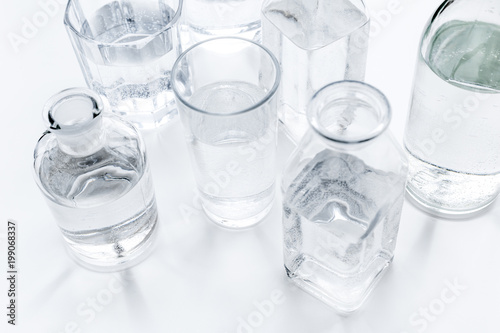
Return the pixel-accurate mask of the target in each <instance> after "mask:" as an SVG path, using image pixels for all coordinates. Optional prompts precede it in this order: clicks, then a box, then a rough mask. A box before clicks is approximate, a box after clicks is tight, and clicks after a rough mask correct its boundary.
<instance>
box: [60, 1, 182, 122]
mask: <svg viewBox="0 0 500 333" xmlns="http://www.w3.org/2000/svg"><path fill="white" fill-rule="evenodd" d="M181 8H182V0H154V1H153V0H140V1H139V0H131V1H122V0H118V1H110V0H97V1H81V0H70V1H69V3H68V7H67V9H66V14H65V18H64V23H65V25H66V29H67V31H68V34H69V36H70V39H71V42H72V44H73V48H74V50H75V53H76V55H77V57H78V60H79V62H80V66H81V68H82V71H83V74H84V76H85V80H86V81H87V85H88V86H89V87H90V88H91V89H93V90H94V91H96V92H97V93H98V94H100V95H101V97H105V100H107V101H108V102H109V104H110V107H111V110H112V111H113V112H115V113H117V114H119V115H121V116H124V117H125V118H126V119H127V120H129V121H131V122H133V123H134V124H135V125H136V127H138V128H155V127H158V126H160V125H162V124H165V123H167V122H168V121H169V120H171V119H172V118H174V117H175V115H176V114H177V109H176V107H175V102H174V97H173V93H172V90H171V84H170V77H171V76H170V74H171V70H172V65H173V64H174V62H175V60H176V59H177V57H178V56H179V54H180V39H179V36H178V30H177V22H178V20H179V17H180V13H181Z"/></svg>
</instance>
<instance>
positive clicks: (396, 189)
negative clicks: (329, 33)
mask: <svg viewBox="0 0 500 333" xmlns="http://www.w3.org/2000/svg"><path fill="white" fill-rule="evenodd" d="M307 117H308V120H309V123H310V128H309V130H308V132H307V133H306V134H305V136H304V138H303V139H302V140H301V141H300V143H299V145H298V147H297V149H296V150H295V152H294V153H293V154H292V156H291V158H290V160H289V161H288V163H287V167H286V169H285V172H284V175H283V183H282V191H283V233H284V259H285V268H286V271H287V274H288V276H289V277H290V278H291V279H292V281H293V282H294V283H296V284H297V285H298V286H299V287H301V288H303V289H304V290H305V291H307V292H309V293H311V294H312V295H314V296H316V297H318V298H319V299H321V300H323V301H325V302H326V303H327V304H329V305H331V306H333V307H334V308H336V309H337V310H339V311H340V312H345V313H348V312H352V311H354V310H356V309H357V308H358V307H359V306H361V304H362V303H363V301H364V300H365V298H366V297H367V296H368V294H369V293H370V291H371V290H372V288H373V287H374V285H375V284H376V282H377V281H378V280H379V278H380V277H381V276H382V274H381V273H382V272H383V271H384V270H385V269H386V268H387V267H388V265H389V263H390V262H391V261H392V258H393V256H394V249H395V246H396V238H397V234H398V228H399V222H400V218H401V210H402V205H403V201H404V193H405V180H406V173H407V160H406V155H405V154H404V152H403V151H402V149H401V148H400V147H399V145H398V144H397V143H396V142H395V140H394V138H393V136H392V135H391V133H390V132H389V131H388V130H387V126H388V125H389V122H390V118H391V111H390V107H389V104H388V102H387V100H386V98H385V96H384V95H383V94H382V93H381V92H379V91H378V90H376V89H375V88H373V87H371V86H369V85H367V84H364V83H361V82H355V81H343V82H336V83H333V84H330V85H328V86H326V87H324V88H323V89H321V90H320V91H319V92H318V93H316V94H315V95H314V97H313V98H312V100H311V103H310V106H309V109H308V114H307Z"/></svg>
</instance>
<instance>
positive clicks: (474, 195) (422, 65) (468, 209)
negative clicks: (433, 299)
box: [405, 0, 500, 217]
mask: <svg viewBox="0 0 500 333" xmlns="http://www.w3.org/2000/svg"><path fill="white" fill-rule="evenodd" d="M499 55H500V3H499V2H498V1H494V0H479V1H477V0H474V1H472V0H455V1H451V0H448V1H444V2H443V3H442V5H441V6H440V7H439V8H438V9H437V11H436V12H435V14H434V15H433V16H432V17H431V19H430V21H429V23H428V25H427V27H426V28H425V30H424V33H423V37H422V41H421V46H420V51H419V54H418V62H417V68H416V73H415V79H414V87H413V96H412V100H411V106H410V112H409V115H408V120H407V125H406V131H405V146H406V149H407V150H408V152H409V154H410V157H409V162H410V163H409V176H408V185H407V189H408V192H409V194H410V195H411V197H412V198H413V199H415V201H416V202H417V203H418V204H419V206H420V207H422V208H423V209H424V210H426V211H428V212H430V213H432V214H435V215H438V216H444V217H468V216H471V215H473V214H475V213H476V212H478V211H480V210H482V209H483V208H485V207H486V206H488V205H489V204H490V203H492V202H493V201H494V199H495V198H496V197H497V195H498V192H499V188H500V186H499V184H500V136H499V132H500V59H499Z"/></svg>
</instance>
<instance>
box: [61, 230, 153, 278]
mask: <svg viewBox="0 0 500 333" xmlns="http://www.w3.org/2000/svg"><path fill="white" fill-rule="evenodd" d="M158 228H159V223H156V222H155V223H154V224H153V227H152V228H151V229H150V230H149V232H148V233H147V234H146V235H145V236H144V238H143V239H142V241H141V242H140V243H139V244H138V245H137V246H135V247H134V249H133V250H131V251H128V253H126V254H125V255H119V256H116V257H108V258H99V259H96V258H91V257H88V256H85V255H84V254H83V253H81V252H77V251H75V250H74V249H72V248H71V245H69V244H68V246H67V250H68V251H67V252H68V254H69V256H70V257H71V258H72V259H73V260H74V261H75V262H76V263H77V264H78V265H80V266H82V267H84V268H86V269H89V270H92V271H96V272H100V273H110V272H117V271H122V270H125V269H128V268H130V267H132V266H135V265H137V264H139V263H141V262H142V261H144V260H145V259H146V258H147V257H148V256H149V255H150V254H151V252H152V251H153V248H154V244H155V240H156V238H157V235H158ZM131 241H132V240H131Z"/></svg>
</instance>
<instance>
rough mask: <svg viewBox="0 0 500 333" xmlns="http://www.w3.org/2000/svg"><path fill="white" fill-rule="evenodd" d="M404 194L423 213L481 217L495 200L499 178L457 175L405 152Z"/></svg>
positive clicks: (465, 217) (450, 217)
mask: <svg viewBox="0 0 500 333" xmlns="http://www.w3.org/2000/svg"><path fill="white" fill-rule="evenodd" d="M407 151H408V153H409V154H408V160H409V170H408V182H407V184H406V190H407V192H408V194H409V198H410V200H411V201H412V202H413V203H414V204H415V205H416V206H417V207H418V208H420V209H421V210H422V211H424V212H426V213H429V214H431V215H434V216H437V217H440V218H445V219H467V218H471V217H474V216H476V215H478V214H480V213H482V212H483V211H484V210H485V209H486V208H487V207H488V206H490V205H491V203H493V202H494V201H495V199H496V198H497V196H498V191H499V189H498V187H499V181H500V174H486V175H481V174H471V173H465V172H457V171H453V170H450V169H446V168H444V167H440V166H437V165H433V164H431V163H429V162H426V161H424V160H421V159H419V158H418V157H417V156H415V155H413V154H412V153H411V151H410V150H408V149H407Z"/></svg>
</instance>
